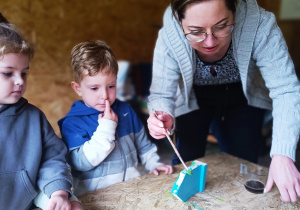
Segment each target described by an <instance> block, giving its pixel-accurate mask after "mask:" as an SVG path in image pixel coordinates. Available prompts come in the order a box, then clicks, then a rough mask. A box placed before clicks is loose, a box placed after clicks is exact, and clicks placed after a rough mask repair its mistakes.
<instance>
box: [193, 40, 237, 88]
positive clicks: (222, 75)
mask: <svg viewBox="0 0 300 210" xmlns="http://www.w3.org/2000/svg"><path fill="white" fill-rule="evenodd" d="M196 62H197V63H196V72H195V74H194V84H195V85H219V84H229V83H235V82H240V81H241V78H240V73H239V69H238V67H237V65H236V63H235V60H234V56H233V49H232V44H230V46H229V48H228V50H227V52H226V54H225V55H224V57H223V58H222V59H221V60H218V61H216V62H214V63H206V62H203V61H201V60H200V58H199V57H198V56H197V58H196ZM212 65H213V68H214V70H215V73H211V66H212Z"/></svg>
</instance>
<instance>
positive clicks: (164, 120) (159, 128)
mask: <svg viewBox="0 0 300 210" xmlns="http://www.w3.org/2000/svg"><path fill="white" fill-rule="evenodd" d="M156 114H157V116H158V117H156V116H155V115H154V113H153V112H152V113H151V114H150V116H149V118H148V120H147V122H148V129H149V133H150V135H151V136H152V137H153V138H155V139H162V138H165V137H166V135H165V129H166V130H167V131H171V129H172V126H173V123H174V119H173V117H172V116H171V115H169V114H168V113H166V112H163V111H156Z"/></svg>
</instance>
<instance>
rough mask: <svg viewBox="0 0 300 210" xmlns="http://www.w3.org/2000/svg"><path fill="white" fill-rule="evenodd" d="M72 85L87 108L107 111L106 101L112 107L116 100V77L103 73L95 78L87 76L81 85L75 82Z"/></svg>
mask: <svg viewBox="0 0 300 210" xmlns="http://www.w3.org/2000/svg"><path fill="white" fill-rule="evenodd" d="M71 85H72V88H73V89H74V90H75V92H76V93H77V94H78V95H79V96H81V97H82V100H83V101H84V103H85V104H86V105H87V106H89V107H92V108H94V109H96V110H98V111H100V112H104V110H105V100H108V101H109V104H110V105H112V104H113V103H114V102H115V100H116V85H117V76H116V75H107V74H102V73H101V72H99V73H98V74H96V75H94V76H89V75H85V76H84V77H83V79H82V80H81V82H80V83H79V84H78V83H76V82H74V81H73V82H72V83H71Z"/></svg>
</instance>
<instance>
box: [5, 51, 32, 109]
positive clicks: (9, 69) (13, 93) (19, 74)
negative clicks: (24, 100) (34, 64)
mask: <svg viewBox="0 0 300 210" xmlns="http://www.w3.org/2000/svg"><path fill="white" fill-rule="evenodd" d="M29 61H30V59H29V56H27V55H22V54H17V53H8V54H5V55H4V56H3V57H2V59H1V58H0V107H1V106H2V105H3V104H14V103H16V102H18V101H19V99H20V98H21V97H22V96H23V94H24V93H25V90H26V76H27V71H28V70H29Z"/></svg>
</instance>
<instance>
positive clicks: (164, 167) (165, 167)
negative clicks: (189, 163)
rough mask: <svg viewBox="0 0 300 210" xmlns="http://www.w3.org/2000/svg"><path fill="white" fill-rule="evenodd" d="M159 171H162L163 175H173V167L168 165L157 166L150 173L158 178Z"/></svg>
mask: <svg viewBox="0 0 300 210" xmlns="http://www.w3.org/2000/svg"><path fill="white" fill-rule="evenodd" d="M159 171H164V172H165V174H167V175H170V174H172V173H173V167H172V166H170V165H160V166H157V167H156V168H155V169H153V171H152V172H153V173H154V175H156V176H158V175H159V173H158V172H159Z"/></svg>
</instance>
